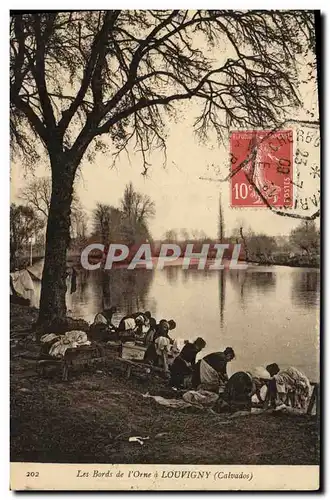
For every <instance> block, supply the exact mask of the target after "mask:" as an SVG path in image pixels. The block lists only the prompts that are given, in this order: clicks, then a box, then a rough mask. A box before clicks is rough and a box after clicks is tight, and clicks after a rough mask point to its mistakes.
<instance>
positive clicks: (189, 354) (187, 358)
mask: <svg viewBox="0 0 330 500" xmlns="http://www.w3.org/2000/svg"><path fill="white" fill-rule="evenodd" d="M205 346H206V342H205V340H204V339H202V338H201V337H198V338H197V339H196V340H195V342H193V343H191V342H188V343H187V344H185V345H184V346H183V348H182V350H181V352H180V354H179V355H178V356H177V357H176V358H175V360H174V361H173V364H172V366H171V368H170V370H171V380H170V384H171V386H172V387H176V388H177V389H180V388H182V387H183V385H184V378H185V377H186V376H187V375H191V374H192V371H193V368H194V366H195V364H196V356H197V354H198V353H199V352H200V351H201V350H202V349H204V347H205Z"/></svg>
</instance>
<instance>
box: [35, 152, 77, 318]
mask: <svg viewBox="0 0 330 500" xmlns="http://www.w3.org/2000/svg"><path fill="white" fill-rule="evenodd" d="M51 166H52V196H51V202H50V208H49V215H48V222H47V234H46V250H45V262H44V270H43V275H42V283H41V297H40V311H39V319H38V324H39V325H43V324H46V323H47V324H52V323H53V322H55V320H56V321H63V320H64V319H65V317H66V303H65V294H66V252H67V248H68V246H69V242H70V212H71V202H72V193H73V181H74V173H75V169H73V168H72V165H69V164H68V163H66V162H65V161H64V158H63V156H62V155H61V156H60V157H58V158H57V159H55V160H53V161H52V162H51Z"/></svg>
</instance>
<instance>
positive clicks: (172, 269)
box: [164, 266, 180, 285]
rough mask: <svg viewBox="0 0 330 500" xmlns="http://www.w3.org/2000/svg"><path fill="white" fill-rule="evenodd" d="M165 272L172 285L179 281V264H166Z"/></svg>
mask: <svg viewBox="0 0 330 500" xmlns="http://www.w3.org/2000/svg"><path fill="white" fill-rule="evenodd" d="M164 273H165V276H166V278H167V280H168V282H169V283H170V284H171V285H174V283H176V282H177V281H178V278H179V273H180V269H179V267H178V266H165V267H164Z"/></svg>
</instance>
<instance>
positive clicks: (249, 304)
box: [67, 266, 319, 380]
mask: <svg viewBox="0 0 330 500" xmlns="http://www.w3.org/2000/svg"><path fill="white" fill-rule="evenodd" d="M318 300H319V273H318V272H317V271H316V270H310V269H291V268H284V267H276V266H272V267H271V268H269V267H258V268H257V269H255V268H249V269H247V270H234V269H233V270H226V269H225V270H221V271H210V270H209V271H199V270H197V269H189V270H182V269H181V268H180V267H174V266H171V267H165V269H164V270H159V271H157V270H155V271H146V270H145V269H137V270H134V271H128V270H126V269H114V270H110V271H106V272H104V271H100V270H99V271H86V270H83V269H81V270H80V271H78V276H77V291H76V292H75V293H73V294H70V293H69V292H68V293H67V307H68V310H69V311H70V314H72V315H73V316H75V317H80V318H84V319H86V320H87V321H89V322H91V321H92V320H93V318H94V316H95V314H96V313H97V312H99V311H100V310H102V309H103V308H104V307H106V308H107V307H110V306H111V305H116V306H117V307H118V308H119V313H118V315H116V316H115V318H114V320H115V322H117V321H119V319H120V318H121V317H122V316H123V315H125V314H127V313H131V312H135V311H137V310H141V309H142V310H150V311H151V312H152V314H153V315H154V317H155V318H156V319H157V320H160V319H161V318H162V317H164V318H173V319H174V320H175V321H176V322H177V328H176V330H175V331H174V332H173V336H174V337H178V338H183V339H186V338H189V339H193V338H196V337H197V336H202V337H203V338H205V340H206V342H207V347H206V349H205V354H207V353H209V352H212V351H215V350H221V349H222V348H224V347H226V346H227V345H231V346H233V347H234V349H235V351H237V352H236V354H237V358H236V360H235V362H233V363H232V367H231V369H232V370H235V371H237V370H240V369H248V368H251V367H253V366H257V365H264V364H265V363H267V362H268V363H270V362H273V361H274V360H275V361H276V362H278V363H279V364H280V365H281V366H282V365H283V366H290V365H293V366H296V367H297V368H300V369H302V370H303V371H305V372H306V374H307V375H308V376H310V378H311V379H312V380H316V379H317V378H318V330H317V327H316V314H317V311H318Z"/></svg>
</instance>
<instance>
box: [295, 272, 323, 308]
mask: <svg viewBox="0 0 330 500" xmlns="http://www.w3.org/2000/svg"><path fill="white" fill-rule="evenodd" d="M319 294H320V275H319V273H318V272H317V271H315V270H310V269H309V270H303V269H302V270H299V272H295V273H293V275H292V284H291V298H292V302H293V303H294V304H295V305H298V306H303V307H306V308H311V307H315V306H316V305H317V304H318V302H319Z"/></svg>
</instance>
